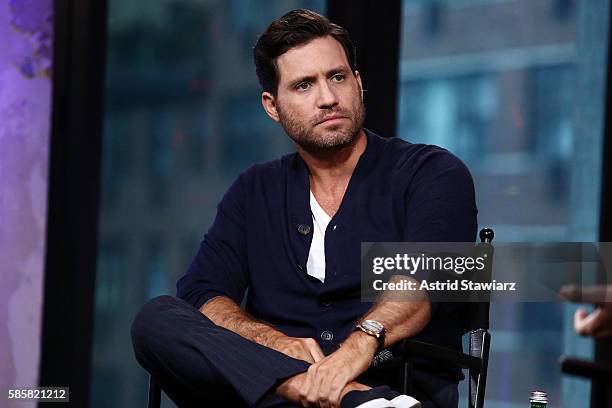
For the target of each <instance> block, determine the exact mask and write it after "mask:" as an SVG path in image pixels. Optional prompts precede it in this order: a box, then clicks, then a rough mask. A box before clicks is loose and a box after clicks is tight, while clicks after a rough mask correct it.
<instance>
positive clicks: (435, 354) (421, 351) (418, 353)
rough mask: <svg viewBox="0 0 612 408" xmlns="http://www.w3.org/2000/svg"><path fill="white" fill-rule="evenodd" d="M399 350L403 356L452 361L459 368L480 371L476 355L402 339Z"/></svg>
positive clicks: (479, 363)
mask: <svg viewBox="0 0 612 408" xmlns="http://www.w3.org/2000/svg"><path fill="white" fill-rule="evenodd" d="M400 352H401V353H402V355H403V356H404V357H405V358H406V357H410V356H415V357H424V358H427V359H429V360H436V361H441V362H444V363H452V364H454V365H456V366H458V367H461V368H467V369H470V370H477V371H480V369H481V368H482V360H481V359H479V358H478V357H474V356H470V355H467V354H464V353H462V352H459V351H457V350H452V349H449V348H446V347H441V346H437V345H435V344H430V343H425V342H422V341H418V340H411V339H405V340H402V344H401V346H400Z"/></svg>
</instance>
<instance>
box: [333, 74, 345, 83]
mask: <svg viewBox="0 0 612 408" xmlns="http://www.w3.org/2000/svg"><path fill="white" fill-rule="evenodd" d="M344 78H345V76H344V74H335V75H334V76H333V77H332V81H334V82H342V81H344Z"/></svg>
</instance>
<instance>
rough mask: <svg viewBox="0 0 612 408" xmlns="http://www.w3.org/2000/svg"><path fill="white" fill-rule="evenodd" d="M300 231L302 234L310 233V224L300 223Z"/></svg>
mask: <svg viewBox="0 0 612 408" xmlns="http://www.w3.org/2000/svg"><path fill="white" fill-rule="evenodd" d="M298 232H299V233H300V234H302V235H308V234H310V225H308V224H300V225H299V226H298Z"/></svg>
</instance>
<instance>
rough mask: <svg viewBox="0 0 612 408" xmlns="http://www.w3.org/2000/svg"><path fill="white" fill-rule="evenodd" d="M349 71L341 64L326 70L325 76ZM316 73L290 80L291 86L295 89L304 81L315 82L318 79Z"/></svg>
mask: <svg viewBox="0 0 612 408" xmlns="http://www.w3.org/2000/svg"><path fill="white" fill-rule="evenodd" d="M348 72H349V70H348V69H347V67H346V66H344V65H339V66H337V67H335V68H332V69H330V70H328V71H327V72H325V76H326V77H330V76H332V75H334V74H345V75H346V74H347V73H348ZM316 78H317V77H316V75H305V76H302V77H299V78H296V79H294V80H293V81H291V82H289V88H291V89H293V88H295V87H296V86H297V85H298V84H301V83H302V82H314V80H315V79H316Z"/></svg>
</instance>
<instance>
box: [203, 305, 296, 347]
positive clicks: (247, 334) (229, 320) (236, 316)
mask: <svg viewBox="0 0 612 408" xmlns="http://www.w3.org/2000/svg"><path fill="white" fill-rule="evenodd" d="M200 312H201V313H202V314H203V315H204V316H206V317H208V318H209V319H210V320H212V322H213V323H214V324H216V325H217V326H221V327H224V328H226V329H228V330H231V331H233V332H234V333H237V334H239V335H240V336H242V337H244V338H246V339H248V340H251V341H254V342H255V343H258V344H261V345H263V346H266V347H272V345H273V344H274V342H275V341H276V340H277V339H278V338H279V337H284V336H285V334H283V333H282V332H280V331H278V330H276V329H275V328H274V327H272V326H271V325H269V324H267V323H265V322H262V321H259V320H257V319H255V318H254V317H253V316H251V315H250V314H248V313H247V312H245V311H244V310H242V309H241V308H240V306H238V305H237V304H236V302H234V301H233V300H232V299H230V298H228V297H226V296H217V297H215V298H212V299H211V300H209V301H208V302H206V303H205V304H204V305H203V306H202V307H201V308H200Z"/></svg>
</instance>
